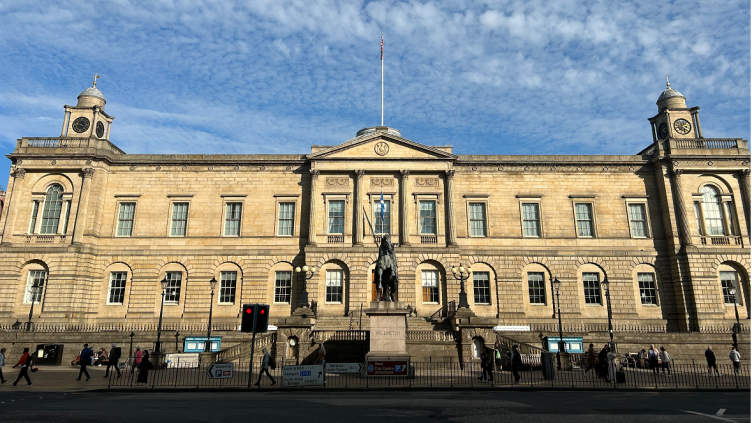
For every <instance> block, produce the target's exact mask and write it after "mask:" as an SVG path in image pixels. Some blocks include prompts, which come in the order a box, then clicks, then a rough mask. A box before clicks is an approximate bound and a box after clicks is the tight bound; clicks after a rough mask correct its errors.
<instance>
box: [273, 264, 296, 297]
mask: <svg viewBox="0 0 752 423" xmlns="http://www.w3.org/2000/svg"><path fill="white" fill-rule="evenodd" d="M291 292H292V272H276V273H275V274H274V302H275V303H279V304H290V298H291Z"/></svg>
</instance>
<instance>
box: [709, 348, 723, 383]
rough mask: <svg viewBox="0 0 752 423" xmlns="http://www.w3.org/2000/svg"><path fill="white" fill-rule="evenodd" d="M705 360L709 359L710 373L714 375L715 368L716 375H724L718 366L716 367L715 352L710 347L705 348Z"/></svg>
mask: <svg viewBox="0 0 752 423" xmlns="http://www.w3.org/2000/svg"><path fill="white" fill-rule="evenodd" d="M705 360H707V361H708V375H710V376H713V372H712V370H715V374H716V375H718V376H723V375H722V374H720V373H718V367H716V364H715V353H714V352H713V350H712V349H711V348H710V347H708V349H707V350H705Z"/></svg>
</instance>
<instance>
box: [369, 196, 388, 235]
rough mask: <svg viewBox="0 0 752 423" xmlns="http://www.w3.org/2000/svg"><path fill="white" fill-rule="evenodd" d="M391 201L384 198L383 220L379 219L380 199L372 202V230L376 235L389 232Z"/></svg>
mask: <svg viewBox="0 0 752 423" xmlns="http://www.w3.org/2000/svg"><path fill="white" fill-rule="evenodd" d="M391 215H392V202H391V201H389V200H384V221H383V222H382V220H381V200H379V201H377V202H375V203H373V230H374V233H375V234H376V235H384V234H391V231H390V229H391V227H392V218H391Z"/></svg>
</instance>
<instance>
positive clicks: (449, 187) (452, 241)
mask: <svg viewBox="0 0 752 423" xmlns="http://www.w3.org/2000/svg"><path fill="white" fill-rule="evenodd" d="M444 173H446V179H445V181H444V197H445V200H444V201H446V203H447V215H446V222H447V225H446V228H447V234H446V238H447V239H446V241H447V245H448V246H449V247H456V246H457V232H456V230H455V227H454V170H445V171H444ZM486 213H487V211H486Z"/></svg>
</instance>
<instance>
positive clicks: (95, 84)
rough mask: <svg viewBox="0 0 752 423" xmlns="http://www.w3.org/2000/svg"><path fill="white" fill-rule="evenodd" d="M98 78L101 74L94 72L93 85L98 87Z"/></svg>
mask: <svg viewBox="0 0 752 423" xmlns="http://www.w3.org/2000/svg"><path fill="white" fill-rule="evenodd" d="M97 78H101V76H99V75H97V74H96V73H95V74H94V85H92V87H96V86H97Z"/></svg>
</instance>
